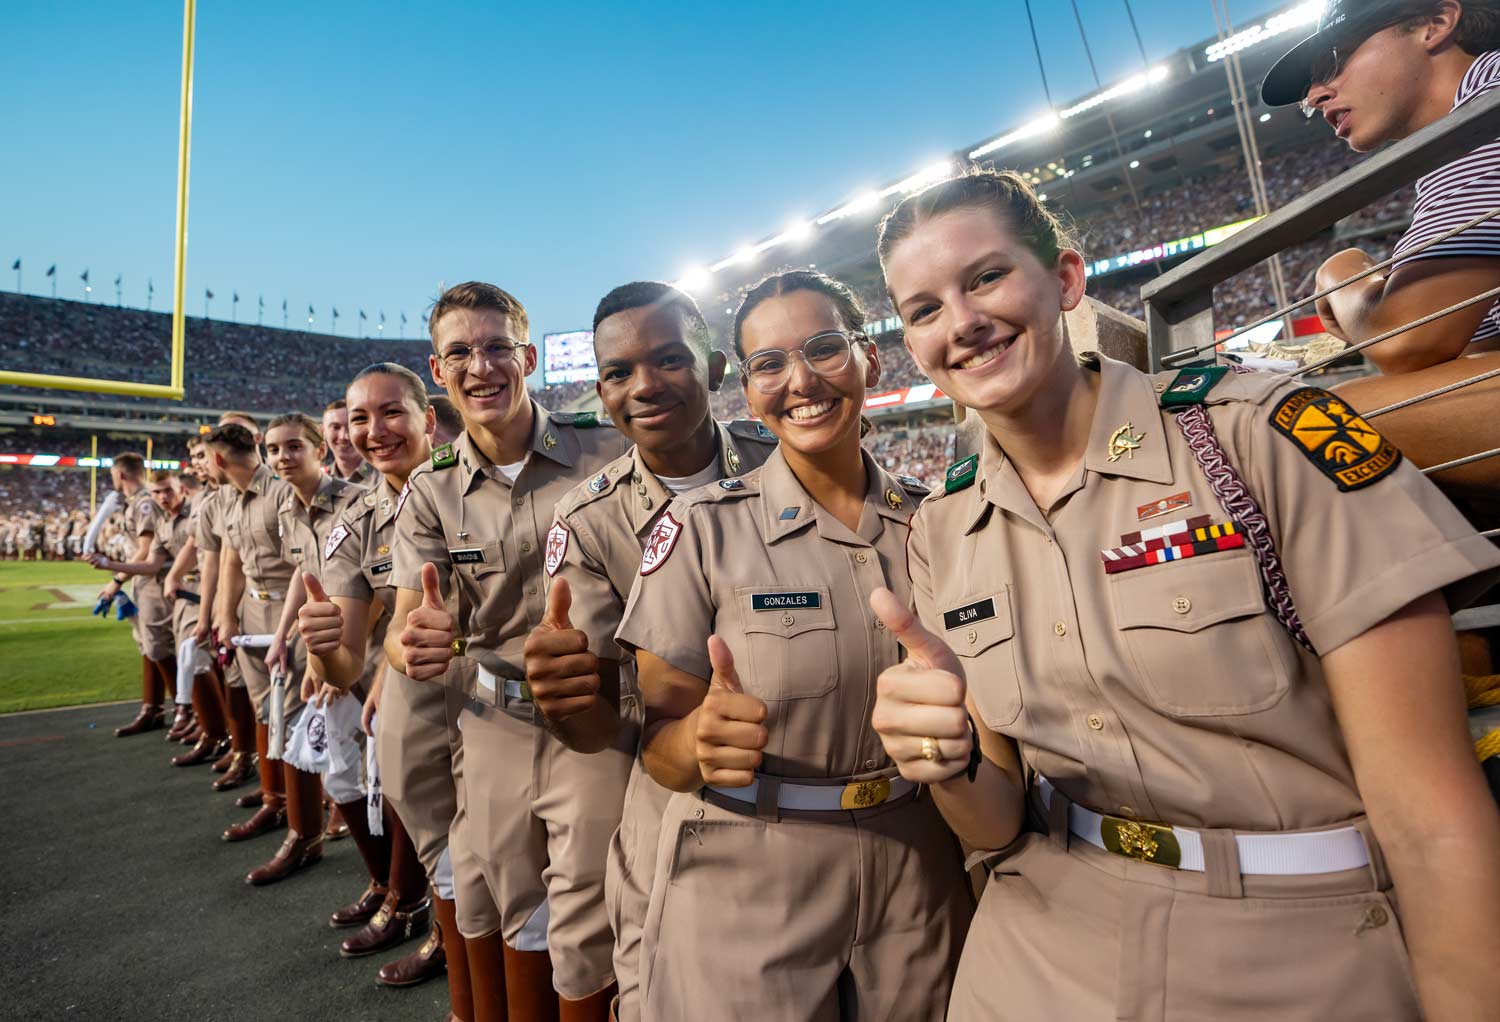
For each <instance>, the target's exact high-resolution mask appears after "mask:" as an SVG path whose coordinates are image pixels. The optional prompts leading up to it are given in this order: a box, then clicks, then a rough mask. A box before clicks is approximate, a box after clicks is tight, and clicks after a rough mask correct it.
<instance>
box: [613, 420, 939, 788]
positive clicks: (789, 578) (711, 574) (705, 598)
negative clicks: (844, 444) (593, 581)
mask: <svg viewBox="0 0 1500 1022" xmlns="http://www.w3.org/2000/svg"><path fill="white" fill-rule="evenodd" d="M864 460H865V471H866V472H867V473H868V476H869V491H868V496H867V497H866V498H865V507H864V512H863V515H862V517H861V519H860V523H859V528H858V530H856V531H853V532H851V531H850V530H849V529H848V528H846V527H845V526H844V525H843V524H842V523H840V522H839V521H838V520H837V519H836V518H834V517H833V516H832V515H830V514H829V513H828V512H827V511H825V510H824V509H823V508H821V507H819V506H818V505H817V504H816V503H814V501H813V499H812V498H811V497H810V496H808V494H807V491H806V490H805V489H803V487H802V484H801V483H800V482H798V480H797V477H796V476H795V475H793V473H792V470H791V468H790V467H789V466H788V465H787V463H786V460H785V458H784V457H783V456H782V454H781V451H780V450H777V451H776V452H775V453H773V454H772V455H771V457H770V458H769V459H768V460H767V461H766V463H765V464H764V465H763V466H761V468H760V469H758V470H756V471H754V472H751V473H749V474H747V475H746V476H744V477H742V478H741V479H724V480H720V481H719V482H718V483H716V484H714V485H712V486H705V487H702V488H701V489H698V490H694V491H692V492H691V493H687V494H683V495H682V496H680V497H678V498H677V500H675V501H674V502H673V503H672V506H671V507H670V508H669V509H668V511H667V513H666V514H664V515H663V516H662V518H661V522H660V523H659V524H658V526H657V528H656V529H655V530H654V531H653V533H652V536H651V541H652V543H651V545H649V546H648V547H647V549H646V554H645V557H644V559H643V561H642V563H641V568H640V574H639V577H638V578H637V580H636V582H635V588H634V591H633V592H632V593H631V596H630V603H629V605H628V606H627V607H626V609H625V617H624V620H623V621H622V622H621V625H620V630H619V635H618V639H619V642H620V644H621V645H623V646H625V647H626V648H627V649H644V650H647V651H649V652H651V653H653V654H655V655H656V656H658V657H660V658H662V659H663V660H665V661H666V662H667V663H669V664H671V665H672V666H673V667H676V668H677V669H678V670H681V671H686V672H687V673H688V674H691V675H694V676H695V677H699V678H704V679H707V678H708V677H710V675H711V674H712V673H713V672H712V668H711V667H710V665H709V662H708V649H707V640H708V637H709V636H710V635H718V636H720V637H721V638H722V639H723V640H724V641H725V642H726V643H727V644H728V646H729V650H730V652H731V653H733V654H734V659H735V667H736V669H737V671H738V673H739V677H740V681H741V683H742V684H743V685H744V689H745V691H746V692H747V693H749V694H751V695H754V696H758V697H759V698H761V699H763V700H765V701H766V704H767V708H768V709H769V715H768V717H767V718H766V728H767V730H768V731H769V733H770V740H769V742H768V743H767V745H766V748H765V759H764V761H763V763H762V767H761V770H762V772H764V773H767V774H771V775H776V776H781V777H818V778H829V777H847V776H851V775H855V774H864V773H868V772H870V771H874V770H883V769H885V768H886V767H888V766H889V765H890V760H889V759H888V758H887V756H886V754H885V750H884V749H883V748H882V747H881V744H880V738H879V737H878V736H877V735H876V734H875V731H874V730H873V729H872V728H871V727H870V711H871V709H872V708H873V707H874V704H875V679H876V677H877V676H878V675H879V673H880V671H881V670H883V669H884V668H886V667H888V666H890V665H892V664H894V663H896V662H897V661H898V660H899V659H900V658H901V656H900V647H899V646H898V644H897V643H896V640H895V639H894V638H893V637H892V636H891V635H890V633H889V632H887V631H886V630H885V628H884V626H883V625H882V624H881V623H880V622H879V621H878V619H877V618H876V617H875V615H874V614H873V613H872V612H871V611H870V608H869V605H868V603H867V599H868V597H869V594H870V592H871V591H872V590H874V589H876V588H878V587H881V586H886V587H888V588H890V589H891V590H893V591H894V592H895V593H896V594H897V595H904V594H906V593H907V592H909V587H908V582H907V579H906V563H905V562H906V540H907V532H908V525H907V523H908V522H909V520H910V519H911V516H912V513H913V512H914V511H915V510H916V505H917V501H918V500H919V499H920V496H921V495H922V494H924V493H925V492H926V490H925V488H921V487H915V486H913V487H908V486H907V485H905V484H903V483H901V482H900V481H899V480H898V479H897V478H896V477H895V476H892V475H890V474H889V473H887V472H886V471H885V470H883V469H882V468H880V467H879V466H878V465H876V464H875V462H874V459H872V458H871V457H870V456H869V454H865V455H864Z"/></svg>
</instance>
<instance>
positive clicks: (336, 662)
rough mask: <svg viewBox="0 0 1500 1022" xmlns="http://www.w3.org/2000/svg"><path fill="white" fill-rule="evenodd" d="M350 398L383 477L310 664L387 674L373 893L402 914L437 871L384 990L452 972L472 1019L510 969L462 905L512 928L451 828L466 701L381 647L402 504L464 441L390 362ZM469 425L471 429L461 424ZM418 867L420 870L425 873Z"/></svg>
mask: <svg viewBox="0 0 1500 1022" xmlns="http://www.w3.org/2000/svg"><path fill="white" fill-rule="evenodd" d="M348 398H349V422H350V439H351V441H352V442H353V443H354V445H355V447H356V448H357V449H358V450H359V453H360V454H361V456H362V457H364V458H365V459H366V461H367V462H368V463H369V464H370V465H372V466H374V467H375V468H376V470H377V471H379V472H380V473H381V474H382V479H381V482H380V485H379V486H378V487H377V489H376V490H375V491H374V492H372V493H370V494H367V495H366V496H365V498H364V499H363V500H362V501H361V502H360V503H359V504H358V505H356V506H355V507H354V508H353V509H351V510H350V512H349V513H348V514H347V515H346V516H345V518H344V525H345V526H346V527H347V528H346V529H345V530H344V531H342V532H337V531H336V532H335V533H334V534H333V535H332V536H330V537H329V541H328V544H327V545H328V547H329V550H328V555H327V557H326V559H325V563H324V566H323V574H322V577H321V579H320V582H321V585H320V587H319V588H320V589H321V590H323V592H321V593H319V592H316V591H313V592H311V598H310V599H309V601H308V603H307V604H306V605H305V606H304V607H303V608H302V611H301V612H300V614H299V618H298V619H299V622H300V625H301V630H302V636H303V639H304V640H305V641H306V643H307V648H308V653H309V658H310V659H311V660H312V662H313V663H314V664H315V665H317V667H318V669H319V670H320V671H321V672H322V673H323V676H324V677H326V678H328V679H329V681H330V683H332V684H335V685H340V686H343V685H352V684H355V682H356V679H358V678H359V677H361V676H362V675H363V673H364V672H365V670H367V665H368V662H369V661H370V660H371V659H375V660H377V661H378V663H379V664H380V665H381V666H382V667H383V668H384V670H383V671H382V675H381V676H380V677H379V679H378V680H377V681H376V683H375V685H374V687H373V688H372V690H371V693H370V695H369V696H368V697H367V699H366V703H367V714H366V716H367V718H368V717H369V716H370V714H369V712H368V704H371V703H376V702H378V703H379V714H378V716H376V717H375V720H374V724H375V728H374V730H375V741H376V759H377V762H378V763H379V769H380V783H381V790H382V794H383V796H384V801H385V802H386V803H387V811H386V813H385V819H386V826H387V830H388V831H389V832H390V839H389V850H388V852H387V853H386V857H387V860H388V862H389V867H388V869H387V871H386V873H385V874H379V875H378V876H377V871H376V869H375V868H374V867H373V866H372V869H371V873H372V876H376V880H375V882H374V883H373V884H372V887H371V890H370V892H369V893H370V894H371V895H374V896H376V897H378V899H379V901H378V902H377V904H382V903H385V902H388V901H391V899H393V898H394V904H393V909H394V905H395V904H400V903H401V902H402V900H403V899H404V898H406V897H409V896H411V895H413V894H415V893H416V892H418V891H422V890H424V889H425V886H426V885H425V883H424V882H423V881H422V878H421V876H420V873H421V870H422V869H423V868H425V870H426V875H427V876H428V877H429V878H430V879H431V882H432V889H433V907H434V915H436V917H437V918H436V920H435V921H434V924H433V927H432V929H431V931H430V932H429V936H428V939H427V940H426V941H424V942H423V945H422V947H421V948H419V949H418V951H417V952H416V953H414V954H412V955H408V956H406V957H404V958H401V959H398V960H397V961H394V962H389V963H387V964H386V965H384V966H382V967H381V969H380V974H379V979H380V982H382V983H384V984H386V985H389V986H401V987H404V986H414V985H415V984H417V983H420V982H422V981H424V980H426V979H430V978H432V977H433V976H435V975H437V974H438V973H441V972H442V971H444V968H445V967H446V970H447V973H448V997H449V1002H450V1004H451V1006H452V1012H453V1015H454V1016H455V1017H456V1018H458V1019H459V1020H460V1022H472V1020H473V1018H474V994H473V992H472V990H471V983H470V978H469V977H470V975H471V965H472V973H473V975H474V976H475V977H477V979H478V981H479V983H480V984H481V985H485V984H489V985H490V987H491V992H490V993H488V994H485V993H483V992H482V993H481V997H480V999H481V1001H482V1002H483V1001H488V1002H489V1003H491V1004H493V1005H496V1006H503V1003H504V990H503V987H495V984H499V983H500V980H501V978H502V977H503V974H504V968H505V967H504V962H503V959H502V957H501V953H500V940H499V938H498V937H494V938H491V939H490V941H489V943H488V944H487V945H486V944H484V943H483V942H475V944H474V945H473V946H472V947H471V946H470V945H469V944H468V942H466V941H465V940H464V938H463V936H462V934H461V933H460V932H459V928H458V919H459V907H458V902H459V901H462V902H463V903H464V908H465V909H466V910H467V913H468V914H470V915H474V916H477V917H478V918H475V919H472V920H471V922H473V924H474V926H473V928H476V929H479V930H484V931H487V932H493V931H495V930H497V929H499V926H500V917H499V912H498V910H496V909H495V907H494V904H493V900H492V899H491V898H490V894H489V889H488V888H487V887H485V885H484V876H483V873H482V871H481V870H480V868H479V865H478V860H477V859H476V858H474V857H473V856H472V855H468V854H465V853H464V852H463V851H461V850H460V851H459V853H458V859H459V868H458V869H457V870H455V868H454V864H453V852H452V851H450V844H449V831H450V828H452V827H453V824H454V818H455V817H456V816H457V815H458V814H459V801H460V800H459V794H460V793H459V792H458V790H457V785H456V783H455V782H456V779H457V778H458V777H459V776H460V774H459V773H458V771H457V769H456V767H455V764H454V756H455V753H456V752H457V751H458V746H459V743H460V741H461V739H462V732H460V731H458V729H457V728H456V727H455V726H453V725H455V724H456V723H457V719H458V712H459V710H461V709H462V707H463V694H462V692H461V690H460V689H459V687H458V684H457V683H455V684H446V683H445V684H432V683H428V682H415V681H412V680H411V679H410V678H408V677H406V676H405V675H404V674H400V673H399V672H396V671H395V670H393V669H391V668H389V667H385V652H384V649H383V648H382V647H381V646H380V645H379V643H380V641H381V640H383V639H384V638H385V635H386V629H387V627H388V625H389V621H390V612H391V608H392V606H394V604H395V601H396V591H395V589H393V588H392V587H391V585H390V579H391V563H392V556H393V554H392V550H391V545H392V543H393V542H394V540H395V534H396V527H395V513H396V502H397V500H399V498H400V492H401V490H402V489H403V488H404V487H405V486H406V480H407V477H408V476H409V475H410V474H411V472H412V470H413V469H415V468H416V467H417V466H418V465H423V464H427V463H428V462H429V461H430V460H431V457H432V445H431V440H432V439H433V438H434V437H435V436H438V435H443V436H444V437H445V442H451V440H452V439H454V438H455V435H454V434H451V433H447V432H446V431H444V430H442V429H441V427H440V426H439V424H438V421H437V419H438V416H437V415H436V409H435V408H434V407H433V405H432V404H431V403H430V400H429V398H428V396H427V393H426V389H425V387H424V386H423V384H422V380H421V378H420V377H418V376H417V375H416V374H415V373H413V372H412V371H411V370H409V369H406V368H405V367H403V366H399V365H395V364H393V363H390V362H381V363H377V364H375V365H372V366H369V367H367V368H365V369H363V370H361V371H360V373H359V374H358V375H357V376H355V378H354V379H353V381H351V382H350V384H349V390H348ZM458 429H459V431H460V432H461V431H462V423H461V422H460V423H459V426H458ZM325 597H326V598H325ZM372 617H374V618H375V620H376V626H375V628H374V629H373V630H372V629H371V628H370V624H369V623H370V621H371V619H372ZM460 755H461V754H460ZM351 808H352V807H351ZM408 832H409V836H408ZM412 862H419V863H420V866H419V867H418V869H417V875H415V876H414V875H413V872H412V869H411V863H412ZM459 878H462V879H464V880H466V881H467V883H468V888H469V889H468V890H467V891H466V892H465V895H464V896H463V897H461V898H460V897H458V892H457V891H455V880H456V879H459ZM476 903H477V904H476ZM345 911H347V910H345ZM372 911H373V910H372Z"/></svg>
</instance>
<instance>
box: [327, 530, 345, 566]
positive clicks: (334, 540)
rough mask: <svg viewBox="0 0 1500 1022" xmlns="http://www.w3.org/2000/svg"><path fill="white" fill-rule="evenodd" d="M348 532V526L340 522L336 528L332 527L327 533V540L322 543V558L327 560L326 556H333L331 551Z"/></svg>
mask: <svg viewBox="0 0 1500 1022" xmlns="http://www.w3.org/2000/svg"><path fill="white" fill-rule="evenodd" d="M349 532H350V529H349V526H347V525H344V524H342V523H340V525H339V526H338V528H336V529H334V530H333V531H332V532H330V533H329V534H328V542H326V543H324V544H323V560H325V561H326V560H328V558H330V557H332V556H333V552H334V551H335V550H337V549H338V548H339V544H340V543H342V542H343V541H344V540H345V539H346V538H347V537H348V535H349Z"/></svg>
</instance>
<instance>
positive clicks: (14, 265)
mask: <svg viewBox="0 0 1500 1022" xmlns="http://www.w3.org/2000/svg"><path fill="white" fill-rule="evenodd" d="M10 268H11V269H13V270H19V269H20V268H21V260H19V259H17V260H16V261H15V262H13V263H11V264H10Z"/></svg>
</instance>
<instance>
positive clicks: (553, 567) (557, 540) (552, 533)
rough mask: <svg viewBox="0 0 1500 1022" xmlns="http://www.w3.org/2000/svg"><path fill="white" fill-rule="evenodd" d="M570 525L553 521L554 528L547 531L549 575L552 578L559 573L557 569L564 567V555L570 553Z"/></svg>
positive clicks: (547, 565)
mask: <svg viewBox="0 0 1500 1022" xmlns="http://www.w3.org/2000/svg"><path fill="white" fill-rule="evenodd" d="M568 536H569V533H568V527H567V526H566V525H564V524H563V523H562V522H553V523H552V528H551V529H549V530H548V531H547V564H546V567H547V577H548V578H551V577H552V576H554V575H556V574H557V569H558V568H561V567H562V562H563V557H564V556H566V555H567V553H568Z"/></svg>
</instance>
